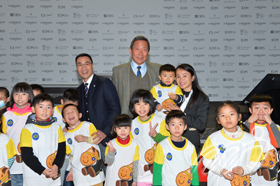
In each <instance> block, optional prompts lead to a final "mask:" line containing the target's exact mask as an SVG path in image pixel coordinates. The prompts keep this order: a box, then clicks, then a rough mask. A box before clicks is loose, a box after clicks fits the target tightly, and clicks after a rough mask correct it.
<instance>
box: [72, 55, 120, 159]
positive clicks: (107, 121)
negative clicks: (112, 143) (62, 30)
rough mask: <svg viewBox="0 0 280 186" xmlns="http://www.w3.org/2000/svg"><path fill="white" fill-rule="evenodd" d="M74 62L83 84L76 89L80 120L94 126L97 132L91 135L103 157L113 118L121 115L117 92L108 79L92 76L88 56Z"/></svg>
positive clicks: (90, 60)
mask: <svg viewBox="0 0 280 186" xmlns="http://www.w3.org/2000/svg"><path fill="white" fill-rule="evenodd" d="M75 61H76V67H77V71H78V73H79V75H80V76H81V77H82V78H83V83H82V84H81V85H80V86H79V87H78V88H77V90H78V91H79V92H80V94H81V101H80V103H79V107H80V109H81V112H82V114H83V116H82V119H83V121H89V122H91V123H93V124H94V125H95V127H96V129H97V132H96V133H93V134H92V136H94V137H93V141H94V143H95V144H98V145H99V147H100V150H101V154H102V157H103V156H104V154H105V147H106V142H109V140H110V129H111V125H112V123H113V120H114V117H115V116H116V115H119V114H120V113H121V108H120V101H119V97H118V94H117V90H116V88H115V86H114V84H113V83H112V81H111V80H110V79H108V78H105V77H101V76H97V75H96V74H93V68H94V64H93V62H92V58H91V56H90V55H88V54H85V53H82V54H79V55H78V56H77V57H76V59H75ZM102 159H103V158H102Z"/></svg>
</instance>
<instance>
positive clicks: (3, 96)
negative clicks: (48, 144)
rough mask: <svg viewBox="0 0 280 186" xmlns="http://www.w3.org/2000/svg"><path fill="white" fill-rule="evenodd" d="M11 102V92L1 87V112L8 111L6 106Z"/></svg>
mask: <svg viewBox="0 0 280 186" xmlns="http://www.w3.org/2000/svg"><path fill="white" fill-rule="evenodd" d="M9 101H10V96H9V91H8V89H6V88H5V87H0V111H2V113H4V112H6V111H7V106H6V104H7V103H8V102H9Z"/></svg>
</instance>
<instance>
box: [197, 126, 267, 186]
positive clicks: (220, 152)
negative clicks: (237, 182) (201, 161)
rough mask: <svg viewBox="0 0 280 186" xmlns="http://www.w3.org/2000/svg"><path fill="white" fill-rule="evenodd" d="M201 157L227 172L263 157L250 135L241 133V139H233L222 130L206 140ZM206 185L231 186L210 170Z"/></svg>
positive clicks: (227, 181)
mask: <svg viewBox="0 0 280 186" xmlns="http://www.w3.org/2000/svg"><path fill="white" fill-rule="evenodd" d="M201 155H202V156H203V157H204V158H206V159H209V160H213V161H214V163H216V164H218V165H219V166H220V167H223V168H224V169H226V170H229V171H231V170H232V169H233V168H234V167H236V166H241V167H245V166H246V165H247V164H249V162H250V161H252V162H259V161H261V160H262V157H263V155H262V150H261V147H260V146H259V143H258V142H257V141H256V140H255V139H254V137H253V136H252V135H251V134H249V133H246V132H243V134H242V137H240V138H237V139H233V138H229V137H227V136H226V134H225V133H224V132H223V130H220V131H217V132H214V133H213V134H211V135H210V136H209V137H208V138H207V140H206V142H205V143H204V145H203V148H202V151H201ZM207 185H208V186H216V185H223V186H227V185H228V186H231V183H230V181H229V180H226V179H225V178H224V177H223V176H219V175H217V174H215V173H213V172H212V171H211V170H210V171H209V173H208V178H207Z"/></svg>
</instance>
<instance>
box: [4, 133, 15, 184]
mask: <svg viewBox="0 0 280 186" xmlns="http://www.w3.org/2000/svg"><path fill="white" fill-rule="evenodd" d="M0 149H1V151H0V178H1V181H0V184H2V182H3V181H4V180H2V179H5V176H4V174H5V175H8V171H7V172H6V171H5V173H3V172H2V170H3V169H4V168H6V169H8V170H9V162H8V160H9V159H10V158H12V157H14V156H15V155H16V154H17V151H16V148H15V145H14V142H13V140H12V139H11V138H10V137H9V136H8V135H6V134H3V133H0ZM7 180H8V177H7ZM5 181H6V180H5Z"/></svg>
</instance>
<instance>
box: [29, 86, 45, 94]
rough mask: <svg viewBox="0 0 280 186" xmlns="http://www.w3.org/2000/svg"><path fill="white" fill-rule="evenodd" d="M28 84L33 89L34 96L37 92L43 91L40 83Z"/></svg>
mask: <svg viewBox="0 0 280 186" xmlns="http://www.w3.org/2000/svg"><path fill="white" fill-rule="evenodd" d="M30 86H31V88H32V90H33V94H34V96H37V95H38V94H42V93H45V91H44V88H43V87H42V86H41V85H38V84H31V85H30Z"/></svg>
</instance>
